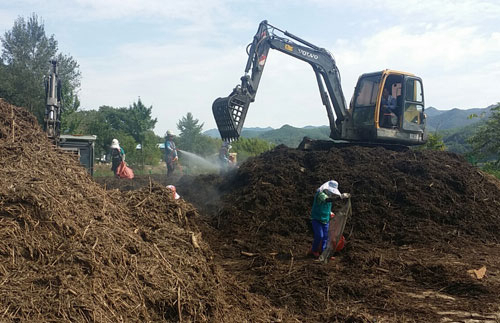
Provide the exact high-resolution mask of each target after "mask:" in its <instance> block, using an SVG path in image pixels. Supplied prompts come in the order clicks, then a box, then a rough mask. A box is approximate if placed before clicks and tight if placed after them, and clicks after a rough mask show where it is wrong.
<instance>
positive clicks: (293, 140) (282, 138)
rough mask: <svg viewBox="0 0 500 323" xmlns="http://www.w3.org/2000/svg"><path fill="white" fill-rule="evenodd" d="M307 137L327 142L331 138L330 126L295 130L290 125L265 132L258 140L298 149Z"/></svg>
mask: <svg viewBox="0 0 500 323" xmlns="http://www.w3.org/2000/svg"><path fill="white" fill-rule="evenodd" d="M306 136H307V137H309V138H311V139H324V140H326V139H328V138H330V128H329V127H328V126H321V127H312V126H308V127H304V128H295V127H292V126H290V125H284V126H283V127H281V128H279V129H275V130H270V131H267V132H264V133H262V134H260V135H259V137H258V138H260V139H264V140H266V141H269V142H272V143H274V144H277V145H279V144H284V145H286V146H288V147H297V146H298V145H299V143H300V142H301V141H302V139H303V138H304V137H306Z"/></svg>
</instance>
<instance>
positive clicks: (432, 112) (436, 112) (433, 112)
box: [425, 107, 446, 117]
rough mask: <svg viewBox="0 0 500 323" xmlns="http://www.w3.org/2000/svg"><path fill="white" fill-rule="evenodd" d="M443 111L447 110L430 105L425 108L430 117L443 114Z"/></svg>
mask: <svg viewBox="0 0 500 323" xmlns="http://www.w3.org/2000/svg"><path fill="white" fill-rule="evenodd" d="M443 112H446V111H444V110H438V109H436V108H434V107H428V108H426V109H425V114H427V116H428V117H435V116H438V115H440V114H442V113H443Z"/></svg>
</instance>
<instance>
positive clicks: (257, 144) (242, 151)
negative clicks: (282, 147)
mask: <svg viewBox="0 0 500 323" xmlns="http://www.w3.org/2000/svg"><path fill="white" fill-rule="evenodd" d="M231 146H232V147H233V148H232V149H231V152H235V153H238V161H239V162H241V161H243V160H245V159H247V158H248V157H250V156H257V155H260V154H262V153H263V152H266V151H268V150H271V149H273V148H274V144H272V143H269V142H267V141H265V140H262V139H259V138H243V137H240V138H239V139H238V140H236V141H234V142H232V143H231Z"/></svg>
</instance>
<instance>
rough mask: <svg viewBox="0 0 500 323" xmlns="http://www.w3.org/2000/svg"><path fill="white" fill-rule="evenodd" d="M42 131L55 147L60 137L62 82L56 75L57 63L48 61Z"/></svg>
mask: <svg viewBox="0 0 500 323" xmlns="http://www.w3.org/2000/svg"><path fill="white" fill-rule="evenodd" d="M45 101H46V105H45V117H44V123H43V125H44V130H45V131H46V132H47V136H48V137H49V139H51V140H52V141H53V142H54V144H55V145H56V146H57V145H58V143H59V139H60V135H61V113H62V82H61V80H60V79H59V76H58V74H57V61H56V60H55V59H53V60H51V61H50V69H49V73H48V75H47V77H46V78H45Z"/></svg>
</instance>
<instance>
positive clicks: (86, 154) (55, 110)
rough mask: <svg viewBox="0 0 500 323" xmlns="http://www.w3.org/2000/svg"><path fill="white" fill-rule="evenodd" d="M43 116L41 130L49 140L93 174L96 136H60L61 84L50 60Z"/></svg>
mask: <svg viewBox="0 0 500 323" xmlns="http://www.w3.org/2000/svg"><path fill="white" fill-rule="evenodd" d="M45 102H46V105H45V115H44V122H43V128H44V130H45V132H46V133H47V136H48V137H49V139H50V140H51V141H52V142H53V143H54V145H55V146H56V147H58V148H59V149H61V150H63V151H66V152H68V153H71V154H75V155H77V156H78V160H79V161H80V164H81V165H82V166H84V167H85V168H86V169H87V171H88V172H89V173H90V174H91V175H92V174H93V173H94V142H95V140H96V138H97V137H96V136H93V135H92V136H82V135H76V136H75V135H61V114H62V111H63V98H62V82H61V79H60V78H59V75H58V68H57V60H55V59H52V60H50V68H49V72H48V74H47V76H46V77H45Z"/></svg>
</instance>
